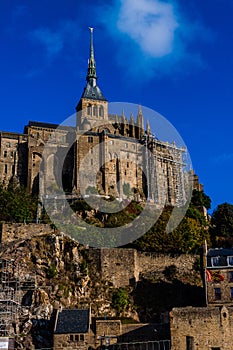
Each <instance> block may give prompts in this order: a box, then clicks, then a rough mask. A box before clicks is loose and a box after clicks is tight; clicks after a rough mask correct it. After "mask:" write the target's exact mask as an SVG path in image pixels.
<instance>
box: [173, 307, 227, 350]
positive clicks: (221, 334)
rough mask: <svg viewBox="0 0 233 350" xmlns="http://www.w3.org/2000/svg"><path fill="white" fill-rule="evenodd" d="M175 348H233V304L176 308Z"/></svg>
mask: <svg viewBox="0 0 233 350" xmlns="http://www.w3.org/2000/svg"><path fill="white" fill-rule="evenodd" d="M170 329H171V341H172V348H171V350H217V349H218V350H219V349H221V350H230V349H233V308H232V307H225V306H222V307H206V308H192V307H187V308H174V309H173V310H172V312H171V313H170Z"/></svg>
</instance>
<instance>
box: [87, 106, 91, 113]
mask: <svg viewBox="0 0 233 350" xmlns="http://www.w3.org/2000/svg"><path fill="white" fill-rule="evenodd" d="M87 114H88V115H91V105H88V106H87Z"/></svg>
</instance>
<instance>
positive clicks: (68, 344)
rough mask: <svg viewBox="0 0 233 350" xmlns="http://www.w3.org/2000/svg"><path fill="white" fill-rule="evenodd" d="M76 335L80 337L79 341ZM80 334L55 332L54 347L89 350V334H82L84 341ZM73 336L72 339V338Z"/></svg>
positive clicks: (57, 349)
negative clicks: (81, 339)
mask: <svg viewBox="0 0 233 350" xmlns="http://www.w3.org/2000/svg"><path fill="white" fill-rule="evenodd" d="M75 336H76V337H78V338H77V341H76V340H75ZM80 336H81V335H80V334H54V336H53V349H54V350H65V349H66V350H73V349H77V350H87V349H88V344H89V334H82V336H83V341H80V340H79V339H80ZM71 337H72V339H71Z"/></svg>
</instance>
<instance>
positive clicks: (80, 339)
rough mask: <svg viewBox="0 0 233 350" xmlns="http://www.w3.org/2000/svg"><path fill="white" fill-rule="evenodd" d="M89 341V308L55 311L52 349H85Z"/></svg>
mask: <svg viewBox="0 0 233 350" xmlns="http://www.w3.org/2000/svg"><path fill="white" fill-rule="evenodd" d="M89 343H90V310H89V309H85V310H84V309H83V310H79V309H72V310H71V309H63V310H62V311H57V316H56V322H55V327H54V337H53V349H54V350H61V349H62V350H73V349H79V350H87V349H88V344H89Z"/></svg>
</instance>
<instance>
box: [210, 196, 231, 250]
mask: <svg viewBox="0 0 233 350" xmlns="http://www.w3.org/2000/svg"><path fill="white" fill-rule="evenodd" d="M210 233H211V238H212V240H213V243H214V245H217V246H219V245H221V246H232V243H233V205H232V204H229V203H223V204H219V205H218V206H217V208H216V209H215V210H214V212H213V215H212V218H211V230H210Z"/></svg>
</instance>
